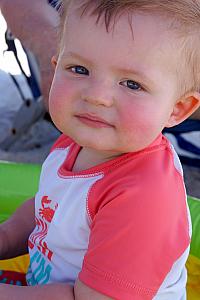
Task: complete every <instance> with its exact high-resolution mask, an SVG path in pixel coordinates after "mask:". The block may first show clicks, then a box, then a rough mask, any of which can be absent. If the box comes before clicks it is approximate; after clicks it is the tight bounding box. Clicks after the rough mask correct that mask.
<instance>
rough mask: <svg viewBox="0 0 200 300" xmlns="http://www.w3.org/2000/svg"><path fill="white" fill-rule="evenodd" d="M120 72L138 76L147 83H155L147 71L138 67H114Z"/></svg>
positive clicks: (137, 77)
mask: <svg viewBox="0 0 200 300" xmlns="http://www.w3.org/2000/svg"><path fill="white" fill-rule="evenodd" d="M114 69H115V71H116V72H118V73H119V74H125V75H126V76H130V77H132V76H136V79H138V80H142V81H144V82H145V83H146V84H149V85H154V82H153V81H152V80H151V79H150V76H148V75H147V74H146V73H145V72H143V71H142V70H137V69H136V68H134V67H133V68H130V67H129V68H114Z"/></svg>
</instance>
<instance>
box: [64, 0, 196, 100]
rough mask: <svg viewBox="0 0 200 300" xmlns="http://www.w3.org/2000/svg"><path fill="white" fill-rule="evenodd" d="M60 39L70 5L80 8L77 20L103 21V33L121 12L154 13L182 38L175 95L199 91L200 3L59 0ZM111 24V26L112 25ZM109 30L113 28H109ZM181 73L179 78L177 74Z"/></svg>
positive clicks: (185, 0)
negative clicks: (169, 21) (177, 90)
mask: <svg viewBox="0 0 200 300" xmlns="http://www.w3.org/2000/svg"><path fill="white" fill-rule="evenodd" d="M61 1H62V6H61V30H60V33H61V36H62V31H63V27H64V23H65V19H66V16H67V9H68V6H69V5H70V4H73V3H76V4H77V5H78V7H79V8H80V17H81V16H84V15H85V14H89V15H90V16H95V17H96V23H99V21H100V20H101V19H102V18H103V20H104V23H105V27H106V30H107V31H109V28H110V25H111V22H112V21H114V22H115V19H116V17H118V16H120V15H121V14H123V13H127V15H128V16H130V15H131V14H132V13H133V12H135V11H137V12H141V13H144V14H145V13H147V14H148V13H154V14H158V15H159V16H162V17H163V18H167V19H169V20H171V29H172V30H175V31H176V32H177V38H178V37H180V38H182V44H181V45H180V48H181V51H182V52H183V55H181V56H180V66H177V73H179V74H178V77H179V81H180V83H179V88H178V89H179V93H180V94H181V95H183V94H185V93H186V92H190V91H199V90H200V50H199V49H200V0H165V1H163V0H151V1H149V0H61ZM114 22H113V24H114ZM112 28H113V27H112ZM180 74H181V75H180ZM183 74H184V76H183Z"/></svg>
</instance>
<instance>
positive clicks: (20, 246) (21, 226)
mask: <svg viewBox="0 0 200 300" xmlns="http://www.w3.org/2000/svg"><path fill="white" fill-rule="evenodd" d="M34 226H35V201H34V198H32V199H29V200H28V201H26V202H25V203H23V204H22V205H21V206H20V207H19V208H18V209H17V210H16V212H15V213H14V214H13V215H12V216H11V217H10V218H9V219H8V220H7V221H6V222H4V223H2V224H1V225H0V259H7V258H12V257H16V256H18V255H22V254H25V253H27V251H28V237H29V235H30V233H31V232H32V231H33V229H34Z"/></svg>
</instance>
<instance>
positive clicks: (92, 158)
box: [72, 148, 119, 172]
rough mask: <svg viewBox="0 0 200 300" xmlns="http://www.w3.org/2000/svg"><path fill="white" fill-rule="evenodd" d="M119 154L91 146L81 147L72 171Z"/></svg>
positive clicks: (77, 170) (81, 169)
mask: <svg viewBox="0 0 200 300" xmlns="http://www.w3.org/2000/svg"><path fill="white" fill-rule="evenodd" d="M117 156H119V154H114V153H111V152H109V151H105V152H100V151H96V150H94V149H91V148H82V149H81V150H80V152H79V154H78V156H77V158H76V161H75V163H74V166H73V168H72V171H74V172H80V171H83V170H87V169H90V168H92V167H95V166H97V165H99V164H102V163H104V162H106V161H109V160H112V159H114V158H116V157H117Z"/></svg>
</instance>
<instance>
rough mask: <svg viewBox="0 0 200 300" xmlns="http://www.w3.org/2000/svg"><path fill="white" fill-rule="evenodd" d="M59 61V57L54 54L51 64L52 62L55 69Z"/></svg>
mask: <svg viewBox="0 0 200 300" xmlns="http://www.w3.org/2000/svg"><path fill="white" fill-rule="evenodd" d="M57 61H58V59H57V57H56V56H55V55H54V56H53V57H52V59H51V64H52V66H53V68H54V70H55V68H56V66H57Z"/></svg>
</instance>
